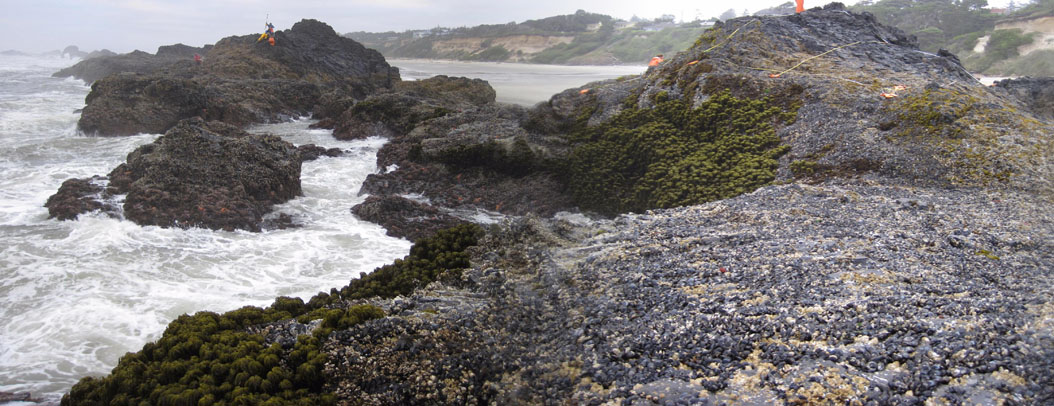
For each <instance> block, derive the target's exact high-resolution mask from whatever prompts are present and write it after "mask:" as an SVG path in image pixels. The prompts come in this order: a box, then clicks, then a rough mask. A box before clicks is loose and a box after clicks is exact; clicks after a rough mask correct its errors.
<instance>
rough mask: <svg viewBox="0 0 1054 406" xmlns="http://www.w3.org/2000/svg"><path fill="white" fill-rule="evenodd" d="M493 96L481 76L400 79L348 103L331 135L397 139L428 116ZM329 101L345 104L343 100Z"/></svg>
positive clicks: (487, 100) (477, 103)
mask: <svg viewBox="0 0 1054 406" xmlns="http://www.w3.org/2000/svg"><path fill="white" fill-rule="evenodd" d="M494 97H495V93H494V89H493V88H491V87H490V84H488V83H487V82H486V81H483V80H480V79H468V78H451V77H447V76H442V75H440V76H436V77H431V78H428V79H424V80H417V81H408V82H400V83H398V85H397V86H396V87H395V89H393V90H392V91H391V92H384V93H381V94H377V95H373V96H370V97H368V98H366V99H365V100H363V101H362V102H359V103H355V104H351V105H350V107H348V108H347V109H346V110H345V111H344V112H343V113H341V115H340V116H339V117H338V118H336V119H335V124H334V125H333V135H334V136H335V137H337V139H361V138H366V137H375V136H379V137H387V138H397V137H400V136H403V135H406V134H408V133H409V132H410V130H412V129H413V128H414V127H415V126H417V125H418V124H420V123H422V122H424V121H426V120H428V119H432V118H436V117H442V116H444V115H446V114H449V113H451V112H456V111H462V110H465V109H471V108H473V107H478V106H482V105H486V104H488V103H493V102H494ZM331 103H336V104H338V105H342V104H347V103H346V102H345V101H343V100H333V101H332V102H331ZM327 110H332V108H327Z"/></svg>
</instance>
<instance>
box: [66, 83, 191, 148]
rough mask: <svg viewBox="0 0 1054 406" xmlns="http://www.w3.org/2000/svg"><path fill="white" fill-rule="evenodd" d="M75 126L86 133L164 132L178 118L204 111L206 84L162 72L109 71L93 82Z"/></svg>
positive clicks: (112, 134) (127, 133)
mask: <svg viewBox="0 0 1054 406" xmlns="http://www.w3.org/2000/svg"><path fill="white" fill-rule="evenodd" d="M85 101H86V103H87V105H86V106H85V107H84V110H82V112H81V119H80V121H79V122H78V126H79V127H80V129H81V131H84V132H85V133H89V134H98V135H107V136H119V135H133V134H138V133H151V134H163V133H164V132H165V131H167V130H168V129H169V128H172V126H174V125H176V123H178V122H179V121H180V120H183V119H185V118H189V117H194V116H204V114H205V113H206V106H207V100H206V94H205V87H204V86H202V85H201V84H200V83H199V82H197V81H194V80H192V79H185V78H178V77H172V76H169V75H163V74H151V75H140V74H136V73H121V74H117V75H111V76H108V77H106V78H105V79H102V80H99V81H97V82H95V83H94V84H93V85H92V91H91V93H88V97H87V98H86V99H85Z"/></svg>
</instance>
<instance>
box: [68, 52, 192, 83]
mask: <svg viewBox="0 0 1054 406" xmlns="http://www.w3.org/2000/svg"><path fill="white" fill-rule="evenodd" d="M211 47H212V46H211V45H206V46H204V47H201V48H195V47H191V46H187V45H183V44H175V45H168V46H162V47H159V48H158V49H157V54H149V53H146V52H143V51H138V50H136V51H132V52H130V53H127V54H120V55H118V54H116V53H113V52H111V51H107V50H102V51H94V52H92V53H90V54H85V53H83V52H80V51H77V54H76V56H78V57H80V58H83V59H84V60H82V61H80V62H78V63H77V64H75V65H73V66H70V67H68V68H65V69H62V70H59V71H58V72H55V73H54V74H52V76H54V77H73V78H76V79H80V80H83V81H84V82H85V83H93V82H95V81H97V80H99V79H102V78H105V77H107V76H110V75H114V74H118V73H124V72H129V73H142V74H149V73H154V72H158V71H160V70H162V69H164V68H165V67H167V66H169V65H172V64H173V63H176V62H179V61H192V60H193V58H194V54H200V55H205V53H206V52H207V51H208V50H209V48H211ZM73 48H76V47H73ZM64 52H65V51H64Z"/></svg>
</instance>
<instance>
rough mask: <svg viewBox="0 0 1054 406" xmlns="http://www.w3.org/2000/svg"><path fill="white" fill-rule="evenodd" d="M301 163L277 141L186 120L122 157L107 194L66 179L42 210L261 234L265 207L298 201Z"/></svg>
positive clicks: (297, 155) (66, 216)
mask: <svg viewBox="0 0 1054 406" xmlns="http://www.w3.org/2000/svg"><path fill="white" fill-rule="evenodd" d="M300 164H301V158H300V152H299V151H298V150H297V149H296V148H295V147H293V145H292V144H289V143H288V142H285V141H282V140H281V138H278V137H276V136H271V135H250V134H247V133H245V132H242V131H241V130H238V129H237V128H235V127H231V126H229V125H226V124H223V123H219V122H212V123H205V122H203V121H201V120H200V119H194V120H187V121H183V122H181V123H179V125H177V126H176V127H174V128H172V129H171V130H169V131H168V132H167V133H165V135H164V136H162V137H160V138H158V139H157V140H156V141H154V142H153V143H151V144H148V145H144V146H142V147H140V148H138V149H136V150H135V151H133V152H132V153H130V154H128V159H127V161H126V163H123V164H121V165H119V166H118V167H117V168H114V170H113V171H111V172H110V174H109V176H108V178H107V180H108V181H109V185H108V187H107V188H106V191H105V193H100V192H102V190H100V189H99V188H98V187H96V188H92V187H91V186H92V185H93V184H92V183H91V182H89V181H88V180H69V181H66V182H65V183H63V185H62V187H61V188H60V189H59V192H58V193H57V194H56V195H55V196H53V197H52V198H50V199H49V200H48V203H47V204H46V206H47V207H48V210H49V212H50V213H51V216H52V217H57V218H60V219H70V218H75V217H76V215H77V214H79V213H83V212H86V211H90V210H96V209H103V210H110V211H111V212H113V214H114V215H123V216H124V217H125V218H127V219H129V220H132V221H134V222H135V223H137V224H141V225H158V226H162V227H184V228H186V227H204V228H212V229H223V230H233V229H243V230H251V231H259V230H260V228H261V224H262V221H263V216H264V215H265V214H267V213H268V212H269V211H270V209H271V206H273V205H275V204H278V203H282V202H285V201H288V200H290V199H292V198H295V197H297V196H299V195H300ZM93 195H96V196H94V197H93ZM98 195H101V196H98ZM115 195H125V198H124V204H123V207H122V208H121V210H120V211H117V210H116V208H114V207H112V206H108V205H107V204H105V203H104V201H105V198H106V197H109V196H115ZM100 200H103V201H100Z"/></svg>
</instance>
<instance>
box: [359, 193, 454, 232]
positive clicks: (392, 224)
mask: <svg viewBox="0 0 1054 406" xmlns="http://www.w3.org/2000/svg"><path fill="white" fill-rule="evenodd" d="M351 211H352V213H355V215H356V216H358V217H359V218H361V219H363V220H366V221H369V222H372V223H377V224H380V225H381V226H383V227H384V228H385V229H386V230H388V232H387V234H388V235H390V236H392V237H402V238H406V239H408V240H411V241H414V240H417V239H419V238H422V237H428V236H431V235H432V234H435V232H436V231H439V230H442V229H445V228H450V227H453V226H455V225H458V224H460V223H462V222H463V220H460V219H458V218H455V217H453V216H451V215H449V214H446V213H443V212H441V211H440V210H439V209H437V208H435V207H432V206H431V205H429V204H425V203H421V202H415V201H413V200H410V199H407V198H405V197H401V196H393V195H384V196H370V197H367V198H366V201H364V202H362V203H360V204H358V205H356V206H355V207H354V208H352V210H351Z"/></svg>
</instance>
